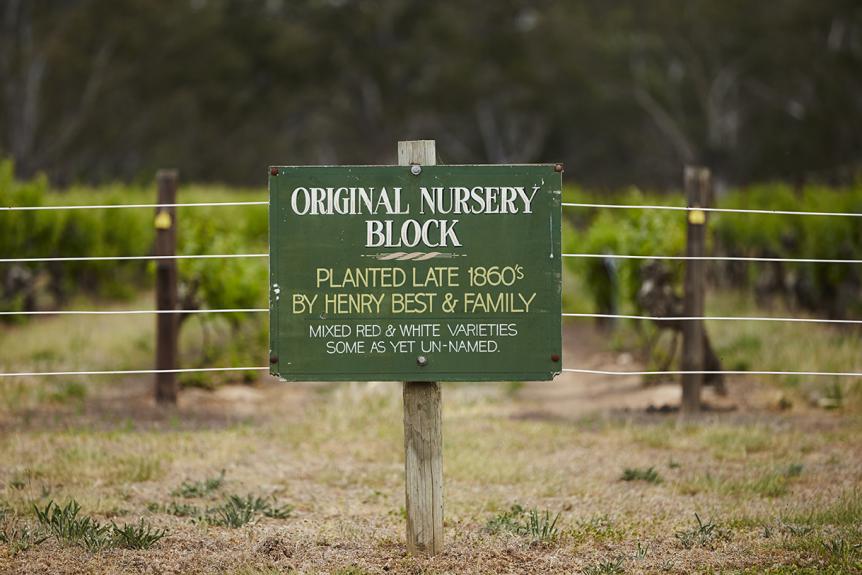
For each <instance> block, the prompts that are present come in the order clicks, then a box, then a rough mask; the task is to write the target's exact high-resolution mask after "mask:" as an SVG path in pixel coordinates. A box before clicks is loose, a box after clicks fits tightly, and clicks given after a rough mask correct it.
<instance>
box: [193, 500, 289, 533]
mask: <svg viewBox="0 0 862 575" xmlns="http://www.w3.org/2000/svg"><path fill="white" fill-rule="evenodd" d="M292 511H293V506H292V505H287V504H286V505H276V504H275V503H274V502H272V501H270V500H269V499H267V498H263V497H259V496H256V495H252V494H249V495H246V496H245V497H241V496H239V495H229V496H228V497H227V498H226V499H225V500H224V502H222V504H221V505H218V506H216V507H211V508H209V509H207V510H206V512H205V513H204V514H203V515H202V516H200V517H199V520H200V521H202V522H204V523H208V524H210V525H217V526H220V527H232V528H237V527H242V526H243V525H246V524H248V523H251V522H252V521H253V520H255V519H256V518H257V517H259V516H264V517H270V518H273V519H286V518H288V517H290V514H291V512H292Z"/></svg>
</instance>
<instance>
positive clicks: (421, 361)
mask: <svg viewBox="0 0 862 575" xmlns="http://www.w3.org/2000/svg"><path fill="white" fill-rule="evenodd" d="M416 365H418V366H419V367H425V366H426V365H428V358H427V357H425V356H424V355H420V356H419V357H417V358H416Z"/></svg>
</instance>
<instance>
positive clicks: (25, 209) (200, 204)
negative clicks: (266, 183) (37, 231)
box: [0, 201, 269, 212]
mask: <svg viewBox="0 0 862 575" xmlns="http://www.w3.org/2000/svg"><path fill="white" fill-rule="evenodd" d="M268 205H269V201H260V202H188V203H180V204H97V205H87V206H82V205H74V206H0V212H41V211H48V210H114V209H121V208H198V207H217V206H268Z"/></svg>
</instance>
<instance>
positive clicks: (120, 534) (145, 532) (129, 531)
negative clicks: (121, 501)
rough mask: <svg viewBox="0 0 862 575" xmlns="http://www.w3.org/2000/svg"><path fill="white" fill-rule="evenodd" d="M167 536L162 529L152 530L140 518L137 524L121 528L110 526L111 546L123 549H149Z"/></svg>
mask: <svg viewBox="0 0 862 575" xmlns="http://www.w3.org/2000/svg"><path fill="white" fill-rule="evenodd" d="M166 534H167V531H165V530H164V529H154V528H153V527H152V526H150V525H149V524H148V523H146V522H145V521H144V518H143V517H141V519H140V521H138V523H129V524H127V525H123V526H122V527H117V525H115V524H111V536H112V539H113V542H112V543H113V544H114V545H115V546H116V547H122V548H123V549H149V548H150V547H152V546H153V545H155V544H156V543H157V542H158V541H159V540H160V539H162V538H163V537H164V536H165V535H166Z"/></svg>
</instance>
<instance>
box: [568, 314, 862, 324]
mask: <svg viewBox="0 0 862 575" xmlns="http://www.w3.org/2000/svg"><path fill="white" fill-rule="evenodd" d="M562 315H563V317H595V318H602V319H644V320H653V321H704V320H716V321H790V322H801V323H846V324H862V319H822V318H808V317H749V316H679V317H673V316H652V315H626V314H615V313H563V314H562Z"/></svg>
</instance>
